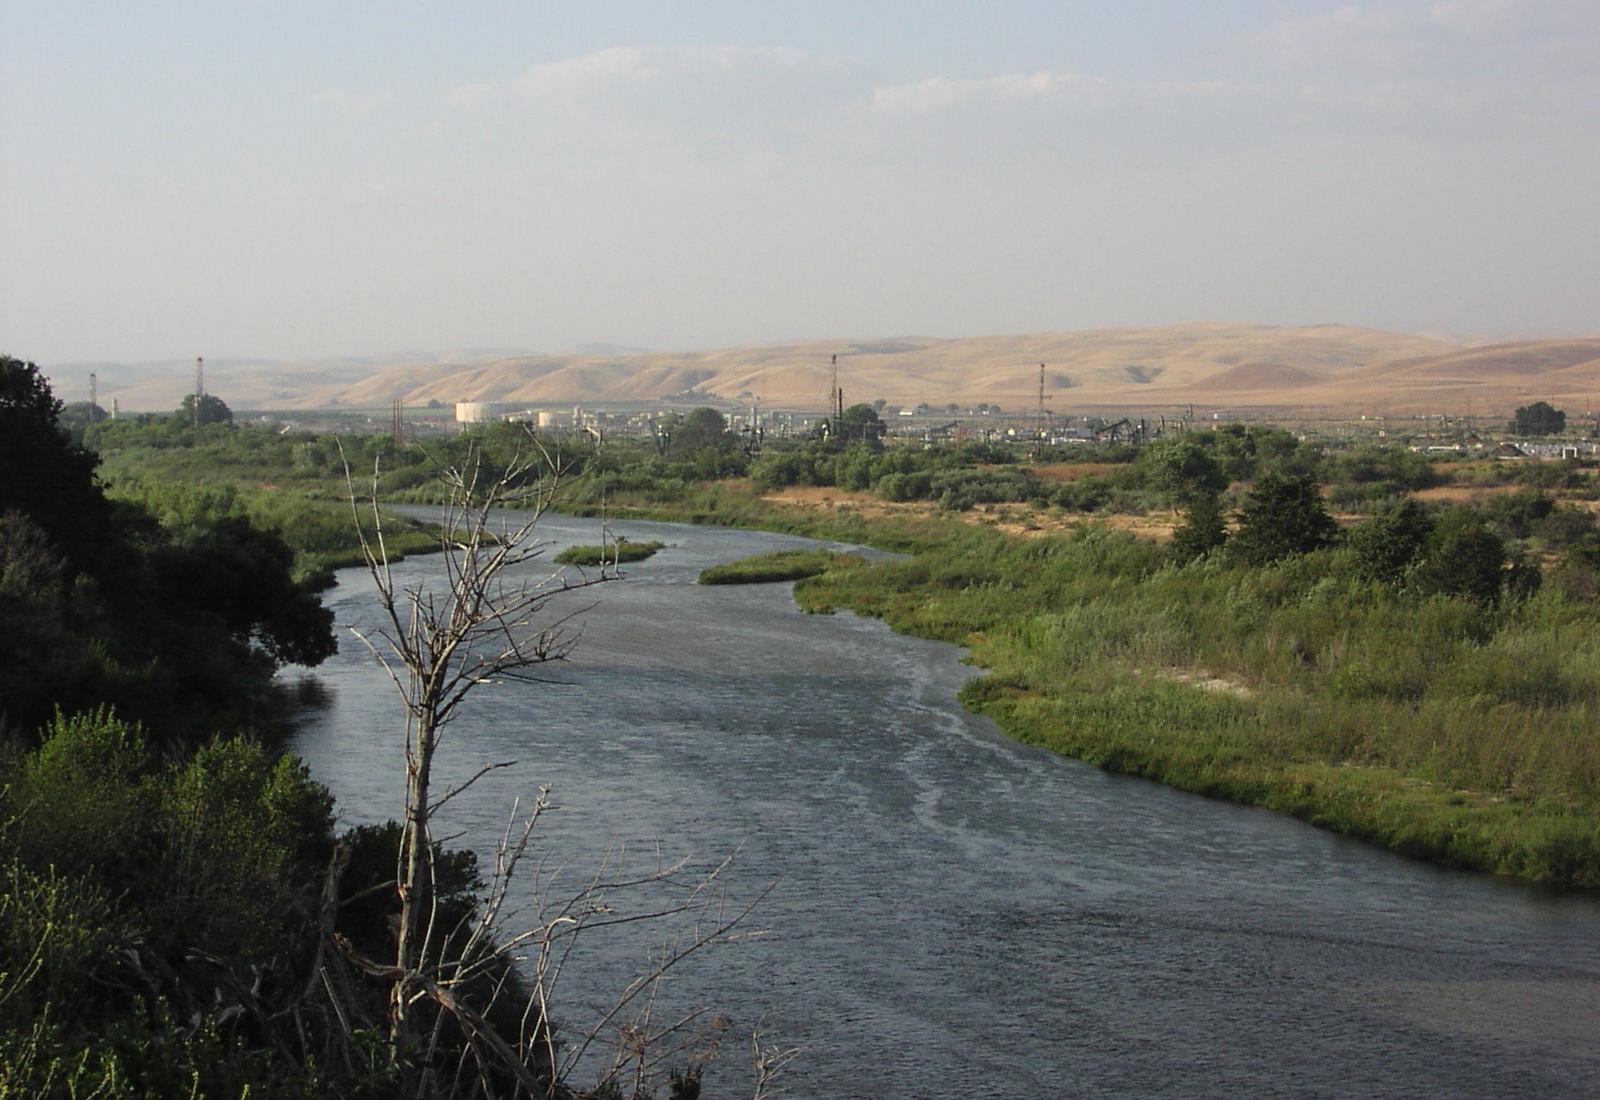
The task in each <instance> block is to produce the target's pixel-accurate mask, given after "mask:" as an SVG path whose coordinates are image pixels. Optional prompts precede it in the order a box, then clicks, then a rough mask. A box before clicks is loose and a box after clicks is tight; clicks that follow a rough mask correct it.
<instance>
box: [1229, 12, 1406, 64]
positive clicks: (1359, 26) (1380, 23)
mask: <svg viewBox="0 0 1600 1100" xmlns="http://www.w3.org/2000/svg"><path fill="white" fill-rule="evenodd" d="M1401 24H1402V20H1401V17H1400V16H1399V14H1398V13H1396V12H1394V11H1392V10H1388V9H1382V10H1379V9H1372V8H1363V7H1360V6H1358V5H1356V4H1345V5H1342V6H1340V7H1337V8H1332V9H1329V10H1327V11H1320V12H1314V13H1313V14H1311V15H1304V16H1298V17H1295V18H1289V19H1280V20H1278V21H1277V22H1276V23H1274V24H1273V25H1272V26H1271V27H1270V28H1268V29H1267V30H1266V31H1263V32H1262V33H1260V34H1258V35H1256V43H1257V45H1258V46H1259V47H1260V48H1261V49H1262V50H1263V51H1264V52H1265V53H1266V55H1267V57H1268V58H1269V59H1270V60H1271V61H1272V62H1273V64H1275V65H1276V66H1277V67H1278V68H1280V69H1286V70H1293V69H1306V68H1324V67H1340V66H1347V65H1350V64H1357V65H1360V66H1362V67H1377V68H1388V67H1392V66H1393V65H1395V64H1396V63H1398V62H1399V61H1400V60H1401V58H1402V56H1403V54H1404V46H1403V41H1402V38H1401V36H1400V33H1399V32H1400V31H1401V29H1402V28H1401Z"/></svg>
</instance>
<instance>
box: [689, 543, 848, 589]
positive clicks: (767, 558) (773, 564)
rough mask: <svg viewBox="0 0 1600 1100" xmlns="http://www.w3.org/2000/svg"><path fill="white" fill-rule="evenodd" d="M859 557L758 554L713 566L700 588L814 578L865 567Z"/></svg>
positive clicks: (823, 553)
mask: <svg viewBox="0 0 1600 1100" xmlns="http://www.w3.org/2000/svg"><path fill="white" fill-rule="evenodd" d="M864 564H865V559H864V558H862V557H861V555H859V554H840V553H835V552H834V551H831V550H776V551H773V552H772V553H770V554H756V555H755V556H754V557H749V558H741V559H740V560H738V561H730V562H728V563H726V564H724V565H713V566H712V567H711V568H709V569H706V570H704V571H703V572H702V573H701V574H700V583H701V584H772V583H774V582H777V581H797V580H800V579H801V578H803V577H815V576H817V575H819V574H821V573H827V572H829V571H831V570H835V569H844V568H853V567H855V566H859V565H864Z"/></svg>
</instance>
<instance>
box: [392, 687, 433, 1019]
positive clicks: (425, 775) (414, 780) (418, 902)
mask: <svg viewBox="0 0 1600 1100" xmlns="http://www.w3.org/2000/svg"><path fill="white" fill-rule="evenodd" d="M436 736H437V734H436V731H435V729H434V727H433V723H432V722H431V721H429V720H428V718H427V717H426V716H424V717H422V719H421V721H420V722H419V723H418V728H417V752H416V758H415V760H414V761H412V762H411V763H410V766H408V767H407V769H406V821H405V828H404V829H403V830H402V832H401V836H400V864H401V866H400V879H399V890H400V928H399V932H398V935H397V936H396V944H395V967H396V968H397V969H398V970H399V971H400V977H399V978H398V979H396V981H395V983H394V988H393V989H392V990H391V991H390V993H389V1038H390V1040H391V1042H393V1043H394V1045H395V1046H396V1047H400V1046H405V1045H409V1044H410V1042H411V1040H412V1039H413V1038H415V1036H416V1029H415V1027H414V1026H413V1022H412V1020H411V1019H410V1013H409V1011H408V1005H409V1002H410V1000H411V998H412V996H413V995H414V994H415V993H416V991H417V987H418V983H417V980H416V979H417V975H418V973H419V972H420V970H421V969H422V962H423V958H424V956H425V955H426V954H427V952H428V949H429V944H428V943H427V942H426V932H427V929H428V924H429V922H430V920H431V919H432V915H433V863H432V852H431V851H430V848H431V844H430V841H429V833H428V816H429V814H428V781H429V777H430V773H431V772H432V770H433V750H434V745H435V738H436Z"/></svg>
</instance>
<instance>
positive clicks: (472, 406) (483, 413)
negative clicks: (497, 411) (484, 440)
mask: <svg viewBox="0 0 1600 1100" xmlns="http://www.w3.org/2000/svg"><path fill="white" fill-rule="evenodd" d="M488 419H489V403H488V402H487V401H457V402H456V423H457V424H482V423H484V422H485V421H487V420H488Z"/></svg>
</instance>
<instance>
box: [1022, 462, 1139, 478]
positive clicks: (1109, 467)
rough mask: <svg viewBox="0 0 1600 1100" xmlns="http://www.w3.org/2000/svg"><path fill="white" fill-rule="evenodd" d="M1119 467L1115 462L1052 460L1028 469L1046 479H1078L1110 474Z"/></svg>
mask: <svg viewBox="0 0 1600 1100" xmlns="http://www.w3.org/2000/svg"><path fill="white" fill-rule="evenodd" d="M1117 468H1118V467H1117V464H1116V463H1115V462H1052V463H1049V464H1048V465H1045V466H1029V467H1028V468H1027V469H1028V472H1029V473H1031V474H1033V475H1035V476H1036V477H1039V478H1041V479H1042V480H1044V481H1077V480H1078V479H1079V478H1080V477H1089V476H1090V475H1091V474H1094V475H1098V474H1109V473H1111V472H1112V471H1113V470H1115V469H1117Z"/></svg>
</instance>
